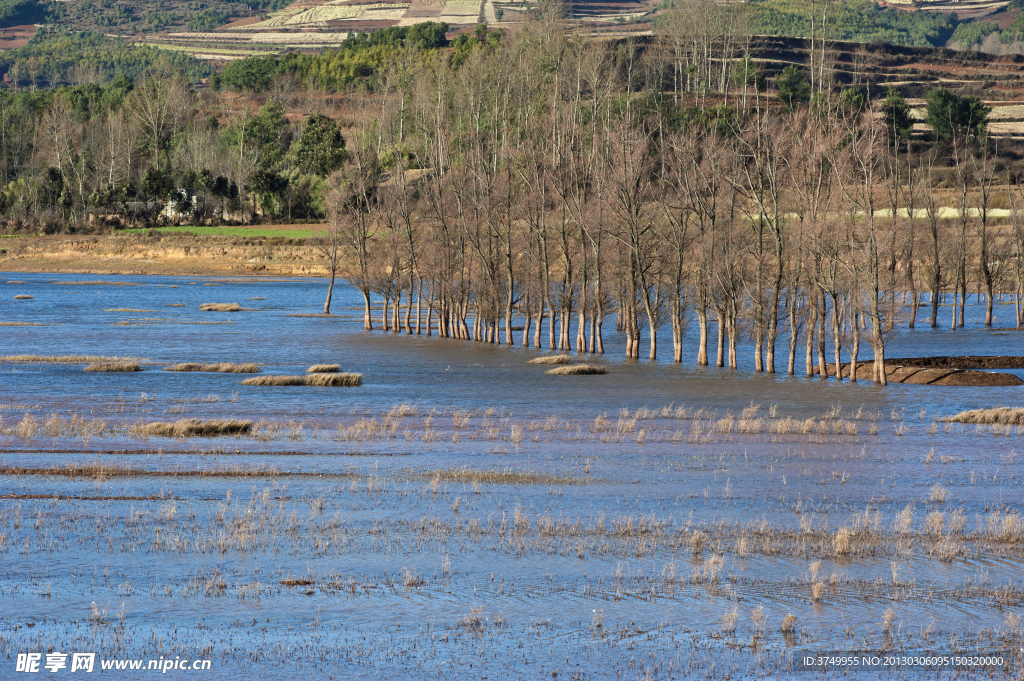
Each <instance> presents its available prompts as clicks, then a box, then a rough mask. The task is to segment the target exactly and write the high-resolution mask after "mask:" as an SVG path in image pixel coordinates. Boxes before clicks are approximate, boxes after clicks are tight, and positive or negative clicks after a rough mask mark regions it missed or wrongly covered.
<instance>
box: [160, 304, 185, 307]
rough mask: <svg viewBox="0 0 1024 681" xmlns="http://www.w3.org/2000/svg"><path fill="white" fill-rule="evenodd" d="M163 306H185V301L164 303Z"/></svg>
mask: <svg viewBox="0 0 1024 681" xmlns="http://www.w3.org/2000/svg"><path fill="white" fill-rule="evenodd" d="M164 307H185V303H165V304H164Z"/></svg>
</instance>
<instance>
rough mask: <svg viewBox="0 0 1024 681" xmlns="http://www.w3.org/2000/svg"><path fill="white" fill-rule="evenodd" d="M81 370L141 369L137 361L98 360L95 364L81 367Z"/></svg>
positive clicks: (113, 370) (114, 370) (115, 370)
mask: <svg viewBox="0 0 1024 681" xmlns="http://www.w3.org/2000/svg"><path fill="white" fill-rule="evenodd" d="M82 371H104V372H117V371H142V367H140V366H139V364H138V362H100V363H97V364H90V365H89V366H87V367H85V368H84V369H82Z"/></svg>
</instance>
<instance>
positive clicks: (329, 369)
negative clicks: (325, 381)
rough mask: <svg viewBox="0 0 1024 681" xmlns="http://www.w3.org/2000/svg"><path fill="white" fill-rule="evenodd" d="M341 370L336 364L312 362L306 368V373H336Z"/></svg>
mask: <svg viewBox="0 0 1024 681" xmlns="http://www.w3.org/2000/svg"><path fill="white" fill-rule="evenodd" d="M339 371H341V366H340V365H338V364H314V365H313V366H311V367H309V368H308V369H306V373H307V374H336V373H338V372H339Z"/></svg>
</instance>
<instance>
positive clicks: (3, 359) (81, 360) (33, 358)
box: [0, 355, 139, 364]
mask: <svg viewBox="0 0 1024 681" xmlns="http://www.w3.org/2000/svg"><path fill="white" fill-rule="evenodd" d="M138 361H139V358H138V357H103V356H101V355H3V356H0V363H4V364H95V363H98V362H138Z"/></svg>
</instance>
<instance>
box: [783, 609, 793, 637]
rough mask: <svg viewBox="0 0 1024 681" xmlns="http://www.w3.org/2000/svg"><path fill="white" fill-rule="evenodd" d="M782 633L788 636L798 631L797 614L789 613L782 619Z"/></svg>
mask: <svg viewBox="0 0 1024 681" xmlns="http://www.w3.org/2000/svg"><path fill="white" fill-rule="evenodd" d="M782 633H783V634H785V635H786V636H792V635H793V634H795V633H796V615H794V614H793V613H789V614H788V615H786V617H785V618H784V619H783V620H782Z"/></svg>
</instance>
